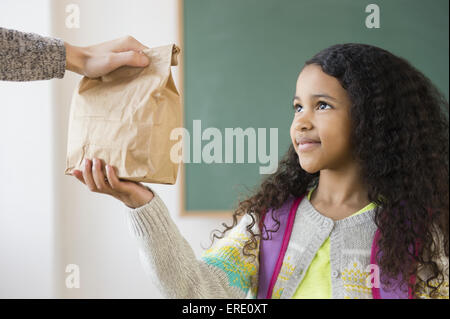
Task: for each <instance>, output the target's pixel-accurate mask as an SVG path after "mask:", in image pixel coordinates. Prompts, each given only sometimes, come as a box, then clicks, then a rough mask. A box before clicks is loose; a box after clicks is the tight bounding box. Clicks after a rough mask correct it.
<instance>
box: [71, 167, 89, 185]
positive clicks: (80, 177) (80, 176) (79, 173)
mask: <svg viewBox="0 0 450 319" xmlns="http://www.w3.org/2000/svg"><path fill="white" fill-rule="evenodd" d="M72 175H73V176H75V177H76V178H77V179H78V180H79V181H80V182H82V183H83V184H86V182H85V181H84V178H83V172H82V171H79V170H77V169H76V170H74V171H73V172H72Z"/></svg>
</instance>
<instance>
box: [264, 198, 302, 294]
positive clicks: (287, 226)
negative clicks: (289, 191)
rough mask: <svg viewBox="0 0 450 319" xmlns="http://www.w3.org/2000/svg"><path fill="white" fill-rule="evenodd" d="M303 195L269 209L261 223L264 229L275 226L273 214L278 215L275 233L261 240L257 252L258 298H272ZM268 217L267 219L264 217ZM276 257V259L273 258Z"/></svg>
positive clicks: (273, 228)
mask: <svg viewBox="0 0 450 319" xmlns="http://www.w3.org/2000/svg"><path fill="white" fill-rule="evenodd" d="M303 197H304V195H303V196H301V197H299V198H297V199H292V198H291V199H289V200H288V201H286V203H284V204H283V206H282V207H280V208H279V209H277V210H275V211H274V210H272V209H269V210H268V212H267V213H266V214H265V215H264V217H263V220H262V221H261V224H260V226H261V230H263V228H262V224H263V223H264V225H265V226H266V227H268V226H275V225H276V223H275V221H274V219H273V214H274V213H275V212H278V213H279V214H278V215H279V222H280V225H279V228H278V230H277V232H275V233H270V234H269V239H267V240H266V239H261V243H260V252H259V260H260V264H259V284H258V296H257V297H258V298H267V299H270V298H271V297H272V292H273V287H274V286H275V282H276V280H277V278H278V274H279V273H280V270H281V266H282V264H283V259H284V256H285V254H286V250H287V246H288V244H289V239H290V237H291V232H292V227H293V225H294V220H295V215H296V212H297V208H298V205H299V204H300V202H301V201H302V199H303ZM267 215H269V218H266V216H267ZM268 228H269V229H270V230H275V229H277V228H276V227H268ZM274 257H276V259H275V258H274Z"/></svg>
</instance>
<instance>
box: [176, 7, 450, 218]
mask: <svg viewBox="0 0 450 319" xmlns="http://www.w3.org/2000/svg"><path fill="white" fill-rule="evenodd" d="M370 3H373V2H370V1H360V0H339V1H335V0H315V1H311V0H185V1H184V2H183V42H184V44H183V46H184V47H183V51H184V57H183V59H184V62H183V63H184V70H183V93H184V126H185V128H186V129H187V130H188V132H189V133H190V152H191V154H190V155H191V156H190V163H185V165H184V172H185V174H184V183H183V192H184V203H183V204H184V207H183V211H185V212H186V213H189V212H198V211H206V212H210V213H214V212H215V211H224V210H225V211H227V210H232V209H234V208H235V207H236V204H237V200H238V198H239V197H240V196H242V194H244V193H245V192H246V190H247V189H251V188H252V187H254V186H256V185H258V184H259V182H260V181H261V180H262V178H264V177H265V175H261V174H260V167H264V166H267V165H268V164H263V163H261V161H260V160H259V158H258V154H256V163H249V158H248V154H247V153H246V154H245V158H244V163H237V159H236V155H235V154H234V160H233V162H232V163H224V161H225V157H226V155H225V154H224V153H225V152H224V151H223V152H222V156H221V157H222V163H210V164H209V163H204V162H203V159H200V163H193V152H194V145H193V144H194V142H193V140H194V136H193V135H194V132H193V129H194V123H200V124H201V132H203V131H204V130H205V129H206V128H217V129H218V130H216V131H215V132H216V133H217V131H218V132H219V133H221V143H222V146H223V148H222V149H223V150H225V146H224V145H225V142H226V141H225V131H226V130H225V128H242V129H243V130H245V129H248V128H251V129H253V130H254V132H255V133H256V138H257V139H259V138H262V137H263V134H258V128H266V134H265V138H266V149H267V151H266V154H270V152H269V151H268V150H269V147H270V143H269V128H278V137H277V140H278V149H277V153H278V159H280V158H281V156H282V155H283V154H284V153H285V152H286V151H287V149H288V147H289V145H290V137H289V128H290V125H291V121H292V118H293V115H294V114H293V111H292V109H291V101H292V98H293V95H294V90H295V82H296V79H297V76H298V73H299V71H300V70H301V68H302V66H303V63H304V62H305V61H306V60H307V59H309V58H310V57H312V56H313V55H314V54H315V53H317V52H318V51H320V50H322V49H324V48H326V47H328V46H330V45H333V44H337V43H345V42H358V43H367V44H372V45H376V46H379V47H382V48H384V49H387V50H389V51H391V52H392V53H394V54H396V55H399V56H402V57H404V58H406V59H407V60H409V61H410V62H411V63H412V64H413V65H414V66H416V67H417V68H418V69H419V70H421V71H422V72H423V73H424V74H425V75H427V76H428V77H429V78H430V79H431V80H432V81H433V82H434V83H435V84H436V85H437V87H438V88H439V89H440V90H441V91H442V92H443V93H444V94H445V95H446V97H447V99H448V85H449V81H448V74H449V73H448V64H449V63H448V61H449V60H448V56H449V47H448V30H449V25H448V6H449V4H448V0H433V1H423V0H396V1H392V0H379V1H376V4H377V5H378V7H379V14H380V25H379V26H380V27H379V28H367V27H366V17H367V16H368V15H370V14H371V13H370V12H366V7H367V6H368V5H369V4H370ZM194 120H201V122H194ZM197 129H198V126H197ZM248 132H249V131H248ZM216 137H217V136H216ZM217 140H218V139H217V138H216V141H217ZM210 141H212V139H211V140H205V141H201V144H200V146H201V147H202V148H203V147H204V146H205V145H207V144H208V143H209V142H210ZM235 143H236V141H235ZM246 143H247V140H246ZM197 146H198V144H197ZM245 147H246V148H245V149H246V150H247V144H245ZM235 150H236V149H235ZM214 155H217V154H214ZM219 155H220V154H219Z"/></svg>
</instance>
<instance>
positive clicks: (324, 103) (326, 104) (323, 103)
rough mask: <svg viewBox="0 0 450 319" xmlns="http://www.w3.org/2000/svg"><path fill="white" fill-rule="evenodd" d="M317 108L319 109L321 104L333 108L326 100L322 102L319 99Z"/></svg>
mask: <svg viewBox="0 0 450 319" xmlns="http://www.w3.org/2000/svg"><path fill="white" fill-rule="evenodd" d="M318 105H319V109H321V108H320V107H321V106H322V105H325V106H329V107H330V108H333V107H332V106H331V105H330V104H328V103H326V102H323V101H319V104H318ZM321 110H323V109H321Z"/></svg>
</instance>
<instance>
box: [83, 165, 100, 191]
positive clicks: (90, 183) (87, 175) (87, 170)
mask: <svg viewBox="0 0 450 319" xmlns="http://www.w3.org/2000/svg"><path fill="white" fill-rule="evenodd" d="M83 179H84V181H85V182H86V185H87V187H88V188H89V190H90V191H91V192H97V186H96V185H95V182H94V178H93V177H92V162H91V161H90V160H88V159H87V158H86V159H85V160H84V169H83Z"/></svg>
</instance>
